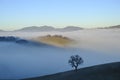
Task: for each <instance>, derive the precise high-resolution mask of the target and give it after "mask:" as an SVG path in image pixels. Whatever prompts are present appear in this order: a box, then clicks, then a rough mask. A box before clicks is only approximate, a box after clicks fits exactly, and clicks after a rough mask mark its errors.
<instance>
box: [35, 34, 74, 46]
mask: <svg viewBox="0 0 120 80" xmlns="http://www.w3.org/2000/svg"><path fill="white" fill-rule="evenodd" d="M34 40H35V41H38V42H42V43H46V44H50V45H54V46H59V47H65V46H68V45H70V44H71V43H73V40H72V39H69V38H67V37H63V36H61V35H54V36H51V35H47V36H42V37H38V38H35V39H34Z"/></svg>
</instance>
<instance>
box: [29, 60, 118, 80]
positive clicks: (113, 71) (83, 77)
mask: <svg viewBox="0 0 120 80" xmlns="http://www.w3.org/2000/svg"><path fill="white" fill-rule="evenodd" d="M28 80H120V62H116V63H109V64H103V65H97V66H93V67H88V68H82V69H79V70H78V72H75V71H67V72H62V73H57V74H53V75H47V76H42V77H37V78H30V79H28Z"/></svg>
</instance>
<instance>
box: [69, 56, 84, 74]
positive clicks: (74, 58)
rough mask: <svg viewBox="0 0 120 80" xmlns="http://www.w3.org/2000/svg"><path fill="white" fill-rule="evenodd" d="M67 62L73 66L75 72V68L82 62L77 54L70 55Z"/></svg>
mask: <svg viewBox="0 0 120 80" xmlns="http://www.w3.org/2000/svg"><path fill="white" fill-rule="evenodd" d="M68 63H69V64H70V65H71V66H72V67H74V68H75V71H76V72H77V68H78V66H79V65H80V64H82V63H83V59H82V58H81V57H80V56H79V55H73V56H71V57H70V59H69V61H68Z"/></svg>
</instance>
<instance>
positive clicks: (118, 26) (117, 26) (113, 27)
mask: <svg viewBox="0 0 120 80" xmlns="http://www.w3.org/2000/svg"><path fill="white" fill-rule="evenodd" d="M116 28H119V29H120V25H116V26H110V27H106V29H116Z"/></svg>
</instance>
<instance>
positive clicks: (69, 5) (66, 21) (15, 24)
mask: <svg viewBox="0 0 120 80" xmlns="http://www.w3.org/2000/svg"><path fill="white" fill-rule="evenodd" d="M119 24H120V0H0V29H3V30H14V29H20V28H23V27H28V26H43V25H48V26H54V27H57V28H60V27H65V26H79V27H83V28H94V27H107V26H112V25H119Z"/></svg>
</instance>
